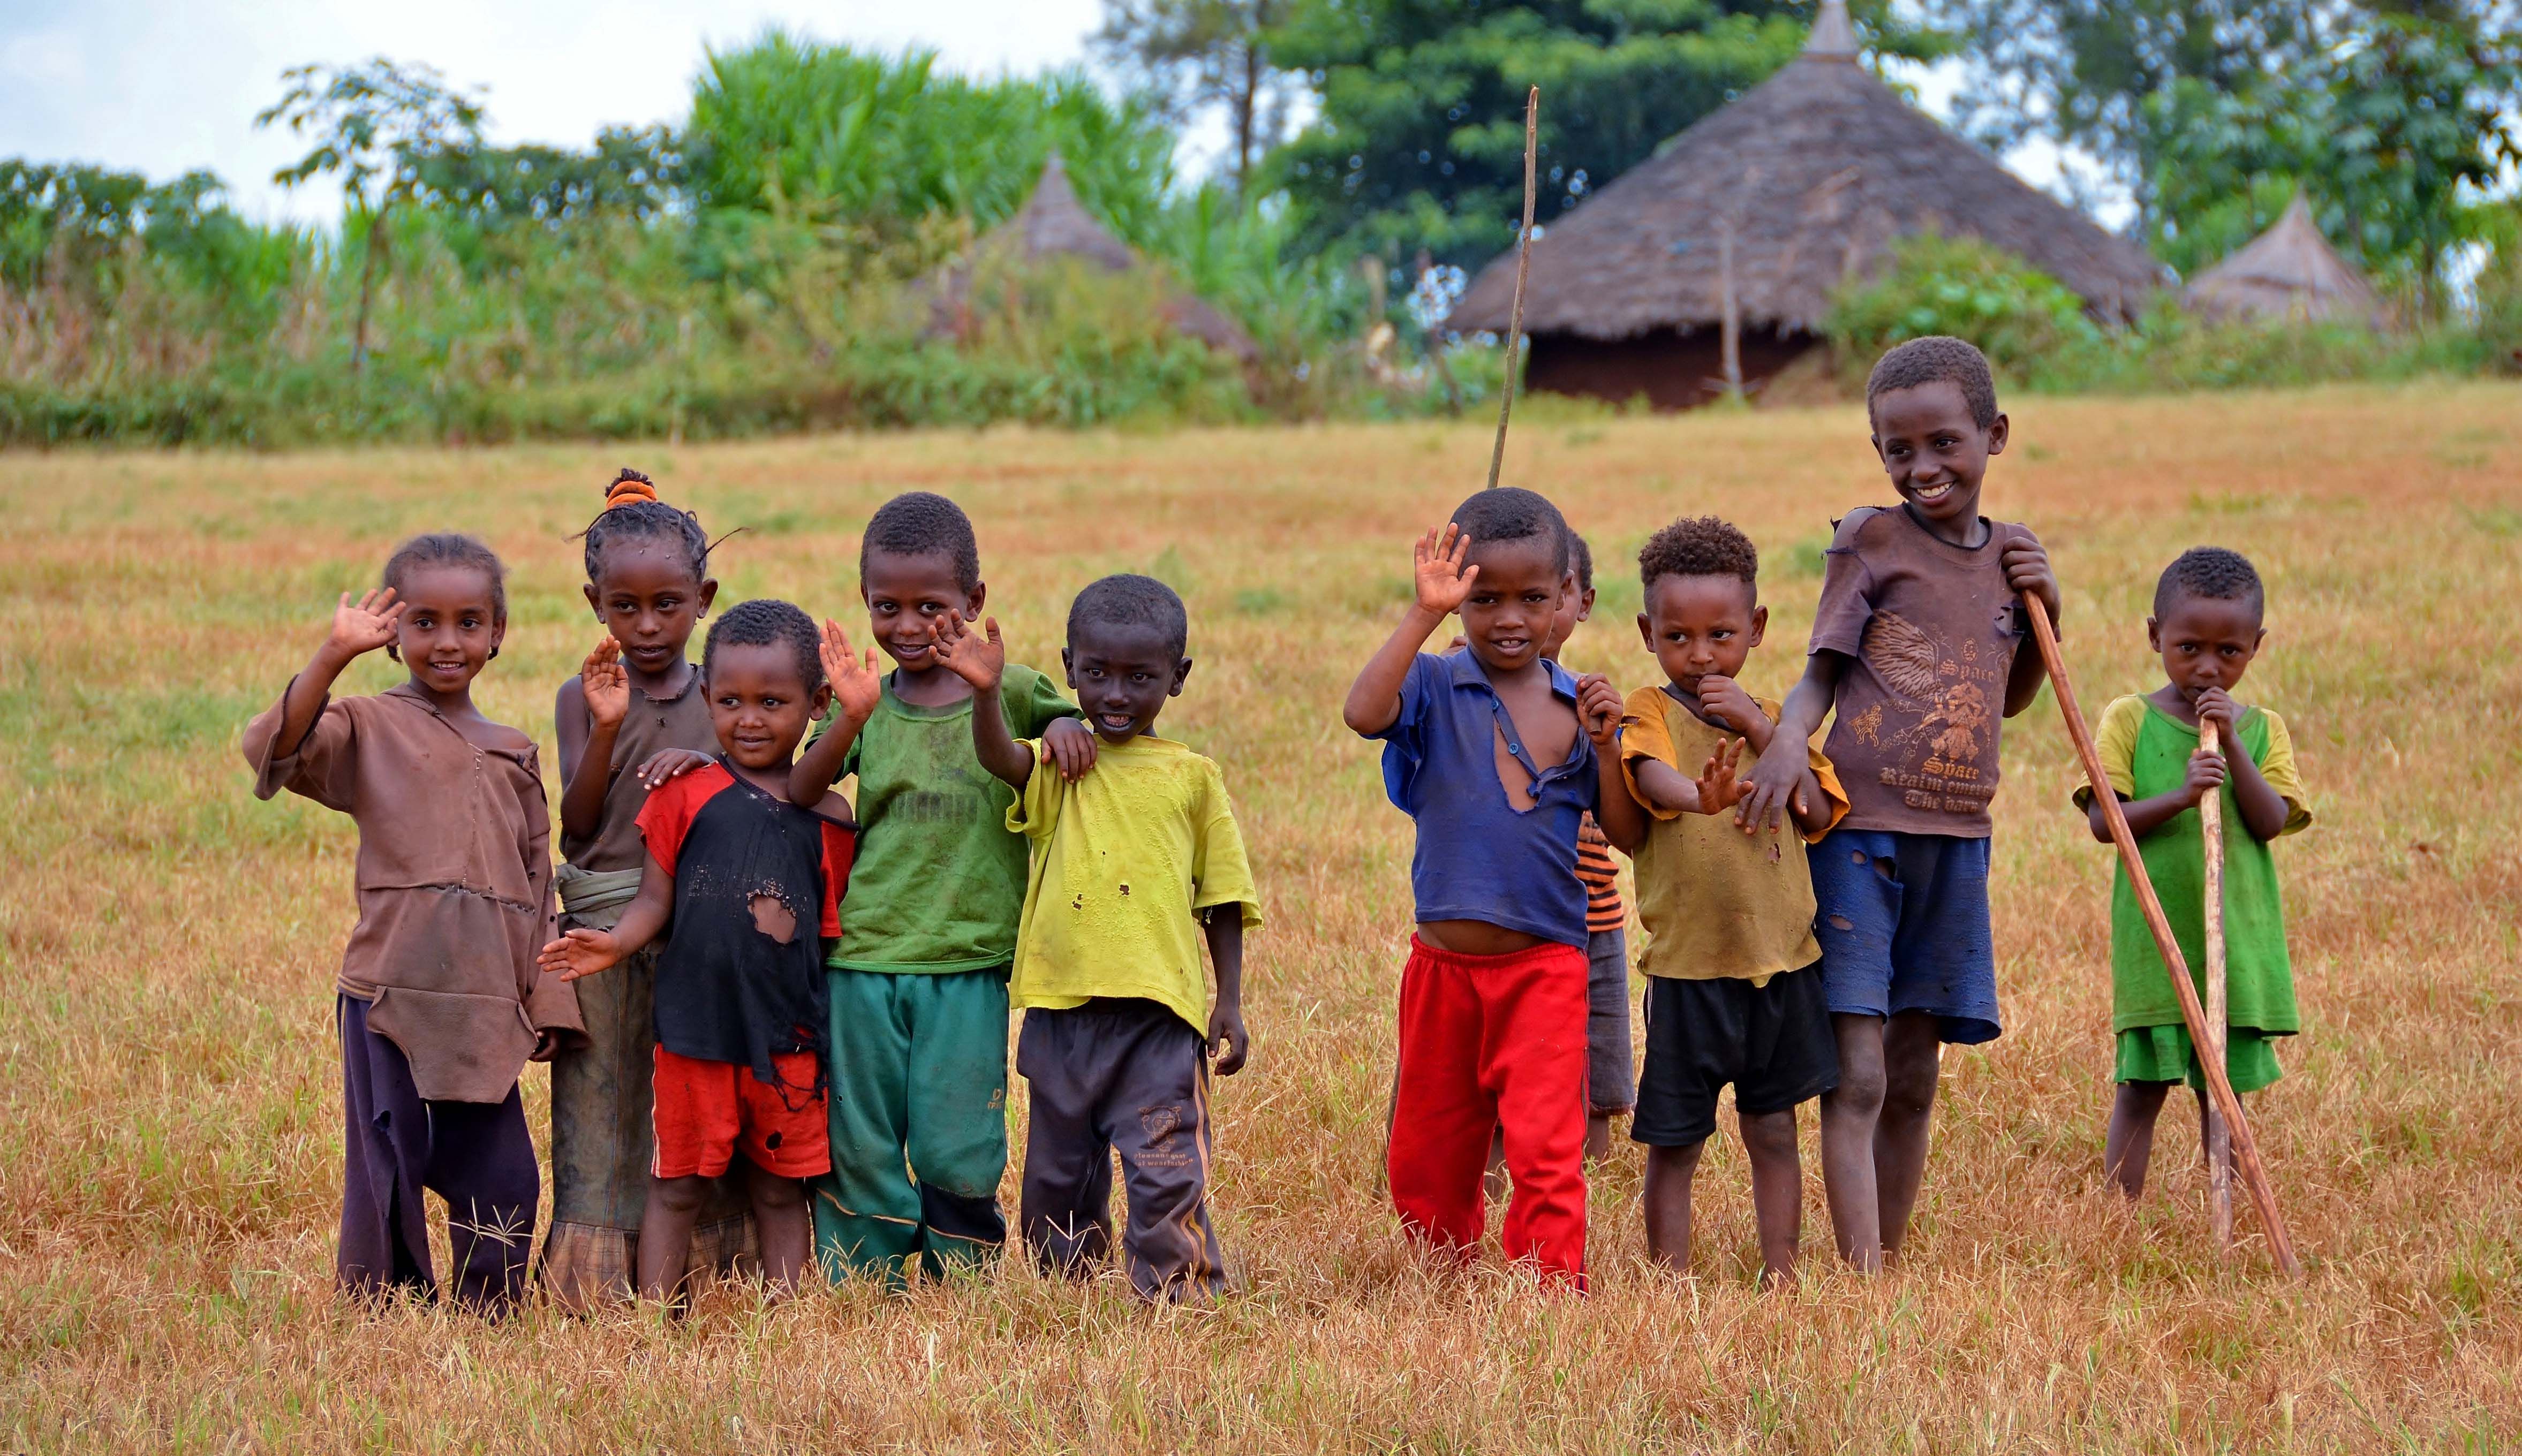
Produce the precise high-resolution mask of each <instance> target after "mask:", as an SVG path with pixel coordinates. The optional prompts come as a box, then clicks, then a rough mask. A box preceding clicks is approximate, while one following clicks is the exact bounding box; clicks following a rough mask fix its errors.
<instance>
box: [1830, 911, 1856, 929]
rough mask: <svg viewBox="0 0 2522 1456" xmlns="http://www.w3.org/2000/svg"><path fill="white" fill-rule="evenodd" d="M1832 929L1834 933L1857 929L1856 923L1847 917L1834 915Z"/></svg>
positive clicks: (1831, 922)
mask: <svg viewBox="0 0 2522 1456" xmlns="http://www.w3.org/2000/svg"><path fill="white" fill-rule="evenodd" d="M1830 928H1831V929H1832V930H1834V931H1852V930H1855V929H1856V922H1855V921H1852V920H1850V919H1848V918H1847V917H1846V916H1845V915H1834V916H1832V917H1831V918H1830Z"/></svg>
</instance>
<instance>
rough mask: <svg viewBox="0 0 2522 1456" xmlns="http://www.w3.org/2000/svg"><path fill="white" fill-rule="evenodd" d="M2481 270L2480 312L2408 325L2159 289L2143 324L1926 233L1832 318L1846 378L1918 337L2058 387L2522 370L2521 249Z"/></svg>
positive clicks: (1975, 245) (2019, 377)
mask: <svg viewBox="0 0 2522 1456" xmlns="http://www.w3.org/2000/svg"><path fill="white" fill-rule="evenodd" d="M2495 256H2496V257H2497V258H2499V259H2502V260H2503V261H2501V262H2499V263H2494V264H2492V265H2491V267H2490V270H2489V272H2488V273H2487V274H2486V275H2485V276H2483V277H2482V278H2481V279H2480V282H2479V287H2478V298H2477V307H2476V309H2475V310H2474V316H2472V317H2469V318H2464V319H2460V320H2455V321H2453V322H2451V323H2447V324H2440V325H2434V326H2429V327H2421V328H2417V329H2413V330H2409V331H2406V332H2402V333H2375V332H2373V331H2372V330H2369V329H2364V328H2359V327H2357V326H2355V325H2352V324H2342V323H2281V324H2280V323H2268V324H2261V323H2249V322H2228V323H2215V322H2210V321H2208V320H2205V319H2202V318H2200V317H2198V316H2197V315H2195V314H2191V313H2188V312H2186V311H2184V310H2183V309H2181V308H2180V307H2179V306H2178V305H2177V303H2176V302H2175V301H2174V300H2173V299H2172V297H2171V296H2159V297H2158V298H2157V299H2156V300H2155V301H2154V303H2153V304H2152V306H2150V307H2149V308H2148V309H2147V311H2146V312H2145V314H2144V315H2143V316H2142V317H2141V318H2139V319H2137V320H2136V321H2135V322H2133V323H2127V324H2122V323H2114V324H2111V325H2108V326H2106V325H2104V324H2103V323H2100V322H2097V321H2096V320H2094V319H2093V318H2092V317H2091V316H2089V315H2088V314H2087V313H2086V312H2085V311H2084V308H2083V304H2082V301H2081V300H2080V299H2078V297H2077V296H2076V295H2075V294H2074V293H2073V292H2072V291H2070V290H2069V289H2068V288H2067V287H2066V286H2065V285H2064V284H2061V283H2060V282H2058V281H2057V280H2056V279H2054V278H2052V277H2050V276H2049V275H2048V274H2046V273H2043V272H2041V271H2040V270H2039V269H2037V268H2035V267H2033V266H2032V265H2031V264H2030V263H2028V262H2026V261H2024V260H2023V259H2022V258H2020V257H2017V256H2015V255H2013V254H2011V253H2008V252H2006V251H2004V250H2001V249H1997V248H1995V247H1992V246H1990V245H1988V244H1986V243H1984V242H1982V241H1980V240H1978V239H1976V238H1943V237H1938V236H1936V235H1934V234H1921V235H1918V236H1916V237H1912V238H1908V239H1904V240H1902V241H1901V242H1900V243H1898V244H1896V245H1894V247H1893V249H1892V260H1891V263H1890V264H1889V266H1887V267H1886V268H1884V269H1883V270H1882V271H1881V272H1880V273H1878V274H1877V275H1875V276H1874V277H1872V278H1870V279H1867V280H1865V281H1862V282H1859V283H1857V284H1854V285H1852V286H1850V287H1849V288H1848V289H1846V290H1845V292H1843V293H1842V294H1841V295H1840V296H1839V297H1838V298H1836V299H1835V300H1834V301H1833V304H1832V308H1831V312H1830V315H1829V317H1828V319H1827V320H1826V321H1825V325H1824V327H1825V329H1826V331H1827V334H1828V337H1829V341H1830V345H1831V348H1832V350H1833V352H1834V354H1835V355H1836V358H1837V362H1838V365H1839V368H1840V370H1841V373H1842V375H1843V377H1844V378H1845V382H1846V383H1847V384H1848V385H1850V386H1851V387H1852V386H1854V385H1857V384H1859V383H1861V382H1862V380H1863V378H1864V374H1865V370H1866V369H1867V368H1868V367H1869V366H1870V365H1871V364H1872V362H1873V361H1874V360H1875V359H1876V358H1878V357H1880V356H1881V354H1882V353H1883V351H1884V350H1885V349H1887V348H1890V347H1891V346H1892V345H1893V344H1895V343H1898V342H1900V341H1902V340H1906V339H1916V338H1920V337H1922V336H1925V335H1929V334H1950V335H1955V336H1958V337H1960V338H1963V339H1967V340H1970V341H1972V342H1974V343H1976V344H1978V345H1979V346H1980V347H1981V348H1982V349H1983V350H1985V352H1986V354H1987V356H1988V361H1989V362H1990V363H1991V364H1992V365H1994V366H1995V368H1996V370H1997V372H1998V374H1999V375H2000V376H2002V377H2003V378H2004V379H2006V380H2007V381H2008V382H2009V383H2011V384H2013V385H2015V386H2017V387H2024V388H2030V389H2035V390H2040V391H2043V392H2048V393H2061V394H2065V393H2087V392H2107V393H2142V392H2152V391H2161V390H2188V389H2220V388H2231V387H2240V386H2268V387H2277V386H2289V385H2311V384H2321V383H2327V382H2332V381H2338V380H2353V379H2374V380H2390V379H2405V378H2410V377H2414V376H2418V375H2423V374H2431V373H2477V372H2494V371H2503V372H2522V352H2517V348H2522V268H2517V267H2516V265H2515V263H2514V262H2513V261H2512V260H2511V259H2512V254H2511V253H2510V252H2509V251H2505V252H2499V253H2498V254H2496V255H2495Z"/></svg>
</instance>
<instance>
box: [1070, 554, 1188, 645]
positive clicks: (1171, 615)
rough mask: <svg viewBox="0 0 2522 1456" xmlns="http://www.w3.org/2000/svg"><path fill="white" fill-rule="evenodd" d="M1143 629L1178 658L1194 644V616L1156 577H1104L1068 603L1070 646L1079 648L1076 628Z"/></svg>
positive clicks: (1124, 574) (1126, 575) (1181, 600)
mask: <svg viewBox="0 0 2522 1456" xmlns="http://www.w3.org/2000/svg"><path fill="white" fill-rule="evenodd" d="M1096 625H1103V626H1115V627H1140V628H1145V629H1149V630H1152V631H1154V632H1156V633H1157V634H1158V635H1159V636H1161V637H1162V638H1163V639H1164V641H1165V644H1166V646H1165V654H1166V656H1168V657H1173V658H1179V657H1181V656H1182V655H1183V649H1184V648H1185V647H1187V646H1189V645H1190V643H1191V614H1190V613H1189V612H1188V611H1186V610H1185V609H1184V607H1183V599H1182V597H1181V596H1180V595H1179V594H1177V593H1176V592H1175V591H1174V589H1173V588H1172V587H1170V586H1167V585H1165V584H1164V583H1163V582H1161V581H1158V580H1157V579H1156V578H1154V577H1153V576H1139V575H1134V574H1131V573H1128V572H1123V573H1121V574H1119V575H1114V576H1105V577H1103V578H1101V579H1100V580H1097V581H1092V582H1089V583H1087V586H1086V589H1085V590H1084V591H1082V592H1079V593H1078V594H1077V600H1076V601H1074V602H1071V603H1069V604H1068V643H1069V646H1070V647H1071V648H1074V647H1075V646H1076V645H1077V629H1078V628H1080V627H1084V626H1096Z"/></svg>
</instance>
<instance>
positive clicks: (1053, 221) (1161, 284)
mask: <svg viewBox="0 0 2522 1456" xmlns="http://www.w3.org/2000/svg"><path fill="white" fill-rule="evenodd" d="M983 260H988V261H991V262H1001V261H1007V262H1013V263H1015V264H1016V265H1019V266H1023V265H1029V264H1049V263H1057V262H1061V261H1072V262H1078V263H1083V264H1085V265H1087V266H1089V267H1092V268H1095V269H1098V270H1099V271H1101V272H1105V273H1113V274H1122V273H1142V274H1146V275H1148V276H1149V282H1150V287H1151V289H1152V290H1153V291H1154V292H1153V297H1152V299H1151V301H1152V304H1153V306H1155V307H1157V308H1159V309H1161V310H1163V313H1164V316H1165V318H1166V320H1167V321H1168V322H1169V323H1171V324H1172V325H1173V327H1174V329H1175V330H1176V331H1177V332H1179V333H1183V334H1188V335H1190V336H1191V338H1193V339H1196V340H1198V341H1201V342H1203V343H1205V344H1207V345H1208V346H1209V347H1211V348H1214V349H1218V350H1220V351H1222V352H1225V353H1229V354H1232V355H1234V356H1235V357H1236V358H1238V359H1240V360H1243V361H1244V362H1245V363H1250V362H1251V361H1252V360H1254V359H1256V358H1257V357H1259V355H1260V350H1259V348H1257V347H1256V346H1255V345H1254V344H1253V342H1252V337H1251V336H1250V335H1248V334H1246V333H1244V332H1243V330H1242V329H1240V328H1239V327H1238V326H1237V325H1236V323H1235V321H1234V320H1233V319H1230V318H1228V317H1227V316H1226V315H1224V314H1222V313H1220V312H1218V311H1217V310H1216V309H1214V308H1212V307H1210V306H1209V305H1208V304H1207V303H1206V302H1205V301H1204V300H1202V299H1201V298H1200V297H1199V296H1197V295H1195V294H1192V293H1190V292H1189V291H1187V290H1184V289H1181V288H1178V287H1176V286H1174V285H1173V284H1172V283H1170V282H1165V281H1160V280H1159V279H1157V278H1156V276H1155V270H1154V269H1151V268H1149V267H1148V266H1147V263H1146V261H1145V260H1144V259H1143V258H1141V257H1140V256H1139V255H1138V254H1137V253H1136V252H1134V251H1132V250H1131V249H1130V245H1128V244H1126V243H1124V242H1122V241H1121V240H1120V239H1118V238H1115V237H1113V236H1112V234H1111V233H1110V232H1109V231H1108V230H1107V229H1105V228H1104V226H1103V225H1102V224H1101V223H1099V222H1097V221H1096V220H1095V219H1094V218H1093V217H1092V216H1091V215H1089V214H1088V212H1087V210H1086V207H1085V205H1084V204H1082V203H1080V202H1079V201H1078V200H1077V189H1076V188H1075V187H1073V186H1071V185H1069V181H1068V169H1067V168H1066V167H1064V166H1062V165H1061V164H1060V160H1059V156H1058V154H1057V153H1053V154H1052V155H1051V159H1050V160H1048V161H1046V162H1044V163H1043V167H1042V180H1041V181H1040V182H1038V183H1036V184H1035V186H1034V190H1033V196H1032V197H1029V198H1027V199H1025V204H1024V205H1023V206H1021V207H1018V208H1017V209H1016V210H1015V215H1013V216H1011V217H1009V218H1008V219H1007V220H1006V221H1004V222H1003V223H1000V224H999V225H998V226H997V227H995V228H992V229H991V230H990V231H989V232H988V233H987V234H985V235H983V236H982V238H981V240H980V241H979V242H978V243H975V244H974V245H973V246H972V250H971V251H970V253H968V254H966V255H965V256H964V257H962V258H959V259H957V261H955V262H952V263H949V264H947V265H946V266H944V267H942V268H939V269H937V270H935V271H934V272H932V273H930V274H929V275H928V276H927V277H925V278H923V279H921V280H920V281H919V283H918V285H917V288H918V292H919V293H920V294H921V295H923V296H925V297H926V298H927V300H928V324H927V327H926V329H925V330H924V331H923V332H924V333H925V334H926V335H927V337H929V338H931V339H955V340H963V339H966V338H968V337H969V336H970V334H971V332H972V315H971V295H972V278H973V274H974V270H975V268H976V266H977V265H978V264H979V263H980V262H982V261H983Z"/></svg>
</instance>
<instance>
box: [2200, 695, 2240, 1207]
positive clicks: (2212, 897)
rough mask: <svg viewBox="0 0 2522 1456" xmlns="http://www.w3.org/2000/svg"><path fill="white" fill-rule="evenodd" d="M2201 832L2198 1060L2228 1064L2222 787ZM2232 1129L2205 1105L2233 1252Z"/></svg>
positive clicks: (2203, 810) (2211, 740)
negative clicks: (2203, 928)
mask: <svg viewBox="0 0 2522 1456" xmlns="http://www.w3.org/2000/svg"><path fill="white" fill-rule="evenodd" d="M2217 738H2218V735H2217V732H2216V725H2215V724H2213V723H2201V724H2199V725H2198V747H2199V748H2200V749H2201V750H2203V751H2207V752H2210V753H2213V752H2216V751H2218V749H2220V748H2221V747H2222V746H2221V745H2220V744H2218V742H2217ZM2198 836H2199V839H2200V840H2201V841H2203V842H2204V844H2205V849H2206V867H2207V885H2206V902H2205V908H2206V920H2207V1039H2206V1040H2205V1041H2203V1042H2200V1043H2199V1044H2198V1060H2199V1061H2200V1062H2201V1063H2207V1062H2213V1063H2214V1064H2216V1065H2217V1066H2218V1067H2223V1066H2225V1060H2224V1039H2225V1035H2226V1032H2225V1026H2224V1024H2225V1021H2226V1019H2227V1014H2228V1005H2227V998H2226V996H2225V990H2224V791H2223V790H2222V789H2221V788H2218V789H2217V790H2216V792H2215V793H2213V794H2210V795H2208V796H2206V797H2204V798H2202V799H2200V800H2198ZM2232 1146H2233V1135H2232V1129H2230V1128H2228V1127H2226V1126H2225V1125H2224V1117H2223V1115H2222V1114H2220V1113H2218V1112H2217V1111H2216V1105H2215V1104H2214V1103H2212V1102H2211V1103H2209V1104H2208V1105H2207V1222H2208V1225H2209V1226H2210V1227H2211V1228H2213V1229H2214V1230H2215V1231H2216V1248H2217V1250H2218V1251H2219V1252H2221V1253H2223V1254H2224V1255H2226V1256H2227V1257H2229V1256H2230V1255H2231V1253H2232V1250H2233V1166H2232Z"/></svg>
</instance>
